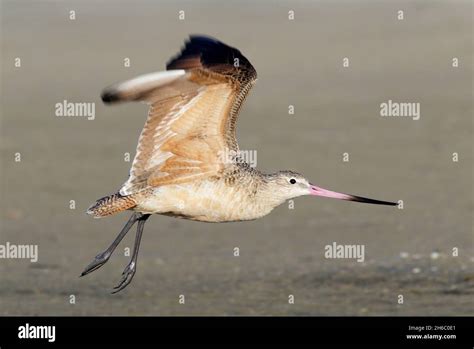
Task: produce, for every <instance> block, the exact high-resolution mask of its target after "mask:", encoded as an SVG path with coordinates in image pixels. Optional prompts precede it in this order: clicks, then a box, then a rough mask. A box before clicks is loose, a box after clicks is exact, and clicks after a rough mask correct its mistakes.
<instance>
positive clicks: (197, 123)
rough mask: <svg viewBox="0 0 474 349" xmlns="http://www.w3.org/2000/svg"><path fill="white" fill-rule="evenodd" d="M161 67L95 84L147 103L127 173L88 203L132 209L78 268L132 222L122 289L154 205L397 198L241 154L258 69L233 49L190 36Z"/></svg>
mask: <svg viewBox="0 0 474 349" xmlns="http://www.w3.org/2000/svg"><path fill="white" fill-rule="evenodd" d="M166 69H167V70H166V71H164V72H159V73H153V74H148V75H143V76H140V77H137V78H134V79H131V80H129V81H126V82H123V83H119V84H115V85H112V86H110V87H108V88H106V89H105V90H104V92H103V94H102V100H103V101H104V102H105V103H115V102H123V101H143V102H146V103H147V104H149V105H150V109H149V113H148V118H147V120H146V123H145V126H144V128H143V130H142V132H141V135H140V138H139V140H138V146H137V151H136V155H135V159H134V160H133V164H132V167H131V170H130V176H129V178H128V180H127V181H126V182H125V184H123V186H122V187H121V188H120V190H119V191H118V192H117V193H116V194H113V195H110V196H106V197H104V198H102V199H99V200H98V201H97V202H96V203H95V204H94V205H92V206H91V207H90V208H89V209H88V211H87V213H89V214H90V215H93V216H94V217H104V216H108V215H111V214H114V213H117V212H121V211H124V210H131V211H134V213H133V214H132V216H131V218H130V219H129V221H128V222H127V224H126V225H125V226H124V228H123V229H122V231H121V232H120V234H119V235H118V236H117V238H116V239H115V240H114V242H113V243H112V244H111V245H110V246H109V247H108V248H107V249H106V250H105V251H104V252H102V253H100V254H99V255H97V256H96V257H95V259H94V260H93V261H92V263H90V264H89V265H88V266H87V267H86V269H85V270H84V272H83V273H82V275H86V274H88V273H90V272H92V271H94V270H96V269H98V268H99V267H101V266H102V265H104V264H105V262H107V260H108V259H109V257H110V255H111V254H112V252H113V251H114V250H115V248H116V247H117V245H118V244H119V243H120V241H121V240H122V239H123V237H124V236H125V235H126V234H127V232H128V231H129V230H130V228H131V227H132V226H133V225H134V224H135V223H136V222H138V228H137V235H136V239H135V246H134V248H133V254H132V258H131V260H130V263H129V264H128V265H127V267H126V268H125V270H124V271H123V273H122V279H121V280H120V282H119V284H118V285H117V286H116V287H115V291H114V293H115V292H119V291H120V290H122V289H124V288H125V287H126V286H127V285H128V284H129V283H130V282H131V280H132V278H133V276H134V275H135V271H136V265H137V258H138V249H139V245H140V240H141V237H142V233H143V226H144V224H145V221H146V220H147V219H148V217H149V216H150V215H151V214H154V213H157V214H163V215H169V216H174V217H180V218H186V219H192V220H196V221H202V222H230V221H243V220H252V219H257V218H260V217H263V216H265V215H267V214H268V213H270V212H271V211H272V210H273V209H274V208H275V207H276V206H278V205H280V204H282V203H283V202H284V201H286V200H288V199H291V198H295V197H298V196H301V195H315V196H323V197H329V198H336V199H342V200H349V201H356V202H365V203H369V204H380V205H396V203H392V202H386V201H378V200H373V199H367V198H363V197H360V196H354V195H347V194H342V193H337V192H334V191H330V190H326V189H323V188H320V187H318V186H315V185H312V184H310V183H309V182H308V180H307V179H306V178H304V177H303V176H302V175H300V174H298V173H296V172H293V171H280V172H276V173H273V174H265V173H262V172H260V171H258V170H256V169H254V168H253V167H250V166H249V165H248V164H247V163H245V162H244V161H242V159H241V157H240V156H239V152H238V149H239V148H238V145H237V140H236V137H235V124H236V121H237V115H238V113H239V110H240V107H241V106H242V103H243V101H244V99H245V97H246V96H247V94H248V93H249V91H250V89H251V87H252V86H253V85H254V83H255V82H256V80H257V73H256V71H255V69H254V68H253V66H252V65H251V64H250V62H249V61H248V60H247V59H246V58H245V57H244V56H243V55H242V54H241V53H240V51H239V50H237V49H235V48H232V47H229V46H227V45H225V44H223V43H222V42H219V41H217V40H215V39H213V38H209V37H202V36H191V37H190V40H189V41H187V42H186V45H185V47H184V48H183V49H182V51H181V53H179V54H178V55H177V56H176V57H175V58H173V59H171V61H170V62H168V64H167V66H166ZM223 154H234V155H232V157H231V158H230V159H229V157H227V156H223Z"/></svg>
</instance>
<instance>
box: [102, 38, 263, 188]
mask: <svg viewBox="0 0 474 349" xmlns="http://www.w3.org/2000/svg"><path fill="white" fill-rule="evenodd" d="M166 68H167V71H164V72H159V73H153V74H147V75H143V76H139V77H137V78H135V79H132V80H129V81H126V82H123V83H119V84H115V85H113V86H110V87H108V88H106V89H105V90H104V92H103V93H102V100H103V101H104V102H106V103H113V102H120V101H143V102H146V103H147V104H149V105H150V110H149V112H148V118H147V121H146V123H145V126H144V128H143V130H142V133H141V135H140V138H139V141H138V146H137V152H136V155H135V159H134V160H133V164H132V168H131V170H130V177H129V179H128V180H127V181H126V182H125V184H124V185H123V186H122V188H121V189H120V194H121V195H130V194H133V193H136V192H138V191H140V190H142V189H145V188H148V187H157V186H162V185H167V184H179V183H185V182H187V181H191V180H195V179H199V178H205V177H211V176H216V175H218V174H219V173H220V172H221V170H222V169H223V168H224V167H225V159H226V154H228V153H229V152H230V151H237V150H238V145H237V140H236V137H235V124H236V120H237V116H238V112H239V110H240V107H241V105H242V102H243V101H244V99H245V97H246V96H247V94H248V92H249V91H250V89H251V87H252V85H253V84H254V83H255V81H256V79H257V73H256V71H255V69H254V68H253V66H252V65H251V64H250V62H249V61H248V60H247V59H246V58H245V57H244V56H243V55H242V54H241V53H240V51H238V50H237V49H235V48H232V47H229V46H227V45H225V44H223V43H221V42H219V41H217V40H215V39H213V38H209V37H203V36H191V37H190V39H189V40H188V41H187V42H186V45H185V47H184V48H183V49H182V51H181V52H180V53H179V54H178V55H177V56H176V57H175V58H173V59H171V61H170V62H168V64H167V66H166Z"/></svg>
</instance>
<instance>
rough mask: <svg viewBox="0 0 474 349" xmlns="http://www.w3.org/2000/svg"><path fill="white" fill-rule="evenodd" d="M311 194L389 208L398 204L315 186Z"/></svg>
mask: <svg viewBox="0 0 474 349" xmlns="http://www.w3.org/2000/svg"><path fill="white" fill-rule="evenodd" d="M310 194H311V195H315V196H322V197H326V198H333V199H340V200H348V201H355V202H364V203H366V204H375V205H389V206H396V205H397V203H396V202H389V201H380V200H374V199H369V198H364V197H362V196H355V195H349V194H343V193H338V192H335V191H331V190H327V189H324V188H320V187H317V186H315V185H311V187H310Z"/></svg>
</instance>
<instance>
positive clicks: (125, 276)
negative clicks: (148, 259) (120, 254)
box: [112, 261, 137, 294]
mask: <svg viewBox="0 0 474 349" xmlns="http://www.w3.org/2000/svg"><path fill="white" fill-rule="evenodd" d="M136 271H137V268H136V263H135V262H134V261H131V262H130V263H129V264H128V265H127V266H126V267H125V269H124V270H123V273H122V278H121V279H120V282H119V284H118V285H117V286H115V287H114V290H113V291H112V294H114V293H117V292H120V291H122V290H123V289H124V288H125V287H127V286H128V284H130V282H131V281H132V279H133V277H134V276H135V272H136Z"/></svg>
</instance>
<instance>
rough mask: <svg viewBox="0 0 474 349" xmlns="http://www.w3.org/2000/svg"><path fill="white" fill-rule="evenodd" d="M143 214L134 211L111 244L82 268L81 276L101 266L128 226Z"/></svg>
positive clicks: (125, 232)
mask: <svg viewBox="0 0 474 349" xmlns="http://www.w3.org/2000/svg"><path fill="white" fill-rule="evenodd" d="M142 216H143V214H142V213H138V212H136V213H134V214H132V216H131V217H130V219H129V220H128V222H127V223H126V224H125V226H124V227H123V228H122V231H121V232H120V234H118V236H117V237H116V238H115V240H114V241H113V242H112V244H111V245H110V246H109V247H108V248H107V249H106V250H105V251H104V252H101V253H99V254H98V255H97V256H95V258H94V260H93V261H92V262H91V263H90V264H89V265H88V266H87V267H86V269H84V271H83V272H82V274H81V276H84V275H87V274H89V273H91V272H93V271H94V270H97V269H99V268H100V267H101V266H103V265H104V264H105V263H106V262H107V261H108V260H109V258H110V256H111V255H112V252H114V250H115V249H116V248H117V246H118V244H119V243H120V241H122V239H123V238H124V237H125V235H127V233H128V231H129V230H130V228H131V227H132V226H133V225H134V224H135V222H136V221H137V220H139V219H140V218H141V217H142Z"/></svg>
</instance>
